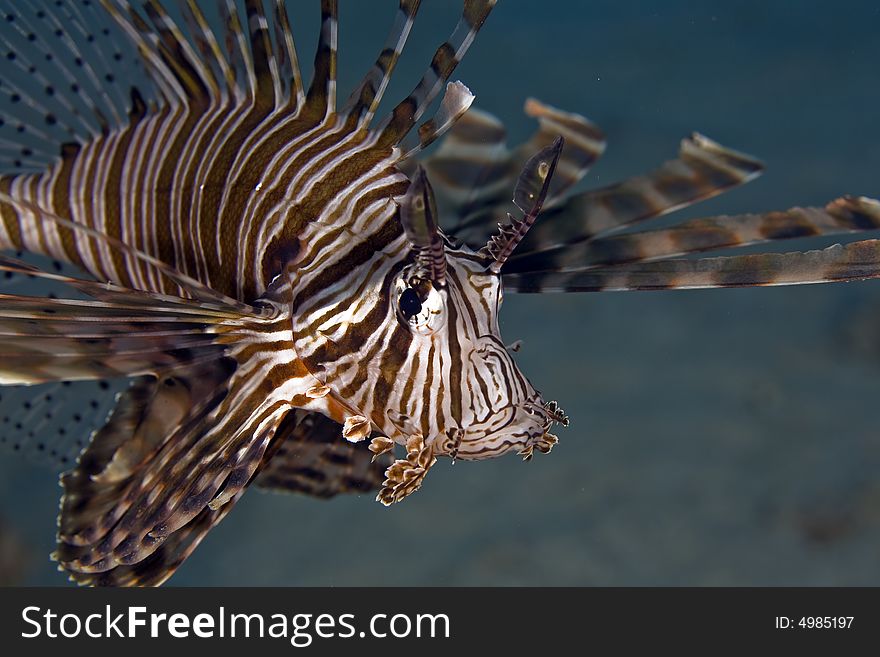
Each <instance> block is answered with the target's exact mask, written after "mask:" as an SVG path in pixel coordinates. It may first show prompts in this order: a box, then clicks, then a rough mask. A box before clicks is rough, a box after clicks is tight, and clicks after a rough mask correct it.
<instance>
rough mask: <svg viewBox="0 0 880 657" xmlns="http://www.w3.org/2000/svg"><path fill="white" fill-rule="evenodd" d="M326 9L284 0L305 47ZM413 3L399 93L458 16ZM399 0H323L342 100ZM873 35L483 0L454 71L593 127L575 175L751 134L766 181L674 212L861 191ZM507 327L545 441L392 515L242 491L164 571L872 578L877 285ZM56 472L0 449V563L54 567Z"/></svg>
mask: <svg viewBox="0 0 880 657" xmlns="http://www.w3.org/2000/svg"><path fill="white" fill-rule="evenodd" d="M317 4H318V3H317V2H306V1H305V0H297V2H296V3H294V5H295V6H293V7H292V11H291V13H292V15H293V17H294V19H295V20H294V25H295V28H294V29H295V32H296V35H297V39H298V46H299V52H300V59H301V61H302V62H309V61H310V60H311V52H312V48H313V45H314V43H315V40H316V36H317V26H318V20H319V17H318V7H317ZM424 4H425V6H424V8H423V9H422V15H421V17H420V20H419V21H418V23H417V25H416V27H415V29H414V31H413V34H412V37H411V39H410V46H409V48H408V50H407V53H406V55H405V57H404V58H403V60H402V62H401V65H400V67H399V69H398V73H397V74H396V76H395V80H394V83H393V85H392V88H391V89H390V91H389V97H390V98H392V99H398V98H400V97H402V95H404V94H405V93H407V92H408V90H409V89H410V88H411V87H412V85H413V84H415V82H416V81H417V79H418V77H419V75H420V74H421V71H422V69H423V68H424V66H425V65H426V64H427V62H428V60H429V58H430V55H431V53H432V52H433V50H434V48H436V46H437V45H438V44H439V43H440V42H441V41H442V40H443V39H444V38H445V37H446V36H447V34H448V33H449V32H450V31H451V29H452V27H453V26H454V24H455V21H456V20H457V15H458V12H459V10H460V3H458V2H452V1H449V2H446V1H438V0H425V3H424ZM551 7H552V8H551ZM395 8H396V3H395V2H393V1H392V0H387V1H386V2H382V3H380V2H370V3H361V2H351V1H348V2H346V1H343V2H342V3H341V23H340V29H339V39H340V58H341V61H340V67H341V76H340V90H341V91H340V97H341V98H345V97H346V96H347V91H346V92H343V91H342V90H343V89H345V90H347V89H350V88H351V86H352V85H353V84H354V83H355V82H356V81H357V80H358V79H359V77H360V75H361V74H362V73H363V72H364V71H365V70H366V68H367V67H368V66H369V64H370V63H371V62H372V61H373V58H374V56H375V53H376V51H377V49H378V48H379V46H380V45H381V44H382V42H383V40H384V38H385V35H386V33H387V30H388V29H389V27H390V25H391V22H392V20H393V15H394V11H395ZM878 30H880V7H878V4H877V3H876V2H873V1H870V2H869V1H864V2H858V1H849V2H837V3H827V2H818V1H803V2H798V3H792V2H778V1H777V2H772V1H771V2H768V1H767V0H754V1H745V0H744V1H739V2H728V1H724V2H721V1H707V2H700V3H695V2H685V1H682V0H667V1H666V2H663V3H656V2H647V1H640V2H634V1H620V0H615V1H614V2H612V1H610V0H602V1H590V2H582V1H576V2H575V1H570V2H555V3H535V2H529V1H528V0H502V1H501V2H499V6H498V7H497V8H496V10H495V11H494V12H493V14H492V15H491V16H490V18H489V21H488V22H487V24H486V26H485V28H484V30H483V31H482V32H481V33H480V35H479V37H478V39H477V41H476V42H475V44H474V46H473V48H472V49H471V51H470V52H469V54H468V56H467V58H466V59H465V61H464V63H463V64H462V65H461V67H460V68H459V70H458V72H457V73H456V76H455V77H456V78H460V79H461V80H462V81H464V82H465V83H466V84H467V85H468V86H469V87H470V88H471V89H472V91H473V92H474V93H475V94H476V96H477V101H476V103H477V105H478V106H480V107H481V108H482V109H485V110H488V111H490V112H493V113H494V114H496V115H497V116H499V117H501V118H502V119H503V120H504V122H505V123H506V125H507V126H508V129H509V136H510V141H511V143H512V144H515V143H518V142H519V141H521V140H523V139H525V138H527V137H528V135H529V134H530V132H531V130H532V129H533V125H532V123H531V121H530V119H528V118H526V117H524V116H523V114H522V112H521V108H522V104H523V101H524V100H525V98H526V97H528V96H535V97H537V98H539V99H541V100H542V101H544V102H547V103H550V104H552V105H554V106H556V107H559V108H561V109H565V110H568V111H574V112H578V113H582V114H584V115H586V116H588V117H589V118H590V119H592V120H593V121H595V122H596V123H597V124H598V125H599V126H601V127H602V128H603V129H604V130H605V132H606V135H607V138H608V149H607V151H606V155H605V156H604V157H603V159H602V160H601V161H600V162H599V163H598V164H597V165H596V166H595V167H594V169H593V171H592V172H591V173H590V174H589V176H588V177H587V180H586V181H585V183H584V185H585V186H592V187H595V186H601V185H605V184H609V183H611V182H614V181H616V180H619V179H621V178H624V177H626V176H630V175H635V174H639V173H643V172H645V171H647V170H649V169H651V168H653V167H655V166H656V165H658V164H660V163H661V162H662V161H664V160H666V159H670V158H672V157H674V155H675V153H676V151H677V147H678V141H679V140H680V139H681V138H682V137H684V136H686V135H688V134H689V133H690V132H692V131H694V130H697V131H700V132H702V133H704V134H706V135H708V136H710V137H712V138H713V139H715V140H717V141H720V142H721V143H722V144H724V145H726V146H730V147H732V148H735V149H737V150H741V151H744V152H747V153H750V154H753V155H756V156H758V157H760V158H762V159H763V160H764V161H765V163H766V164H767V167H768V170H767V172H766V173H765V175H764V176H763V177H761V178H760V179H758V180H757V181H756V182H753V183H751V184H749V185H747V186H746V187H744V188H741V189H738V190H735V191H733V192H730V193H728V194H725V195H724V196H722V197H719V198H716V199H713V200H711V201H708V202H705V203H702V204H700V205H699V206H698V207H697V208H696V209H694V208H691V209H689V210H688V211H687V213H686V215H685V216H709V215H715V214H724V213H738V212H747V211H748V212H759V211H768V210H776V209H785V208H788V207H791V206H794V205H822V204H824V203H826V202H827V201H829V200H831V199H833V198H835V197H837V196H840V195H843V194H864V195H869V196H874V197H878V196H880V122H878V120H877V117H878V108H880V70H878V62H880V39H878V38H877V34H878ZM304 68H305V65H304ZM678 216H682V215H676V217H678ZM825 244H827V242H819V243H815V242H807V243H804V242H800V243H798V244H797V245H793V244H790V243H789V244H784V245H783V246H782V247H780V248H782V249H784V250H791V249H793V248H796V247H797V248H800V247H804V248H814V247H819V246H824V245H825ZM502 332H503V335H504V338H505V340H506V341H508V342H512V341H513V340H516V339H521V340H523V341H524V348H523V350H522V351H521V352H520V353H519V354H518V355H517V361H518V363H519V364H520V366H521V368H522V369H523V371H524V372H525V373H526V374H527V375H528V376H529V378H530V379H531V380H532V382H533V383H534V384H535V385H536V386H537V387H538V388H539V389H540V390H542V392H543V393H544V396H545V397H546V398H548V399H557V400H558V401H559V402H560V404H561V405H562V407H563V408H564V409H565V410H566V411H567V412H568V414H569V415H570V417H571V420H572V423H571V427H569V428H568V429H560V431H559V432H558V433H559V438H560V443H559V445H558V446H557V447H556V448H555V449H554V450H553V452H552V454H550V455H547V456H542V455H537V456H536V458H535V459H534V460H533V461H532V462H530V463H526V464H524V463H521V462H520V460H519V459H518V458H517V457H514V456H511V457H508V458H502V459H498V460H494V461H488V462H478V463H464V462H458V463H456V464H455V465H450V463H449V461H448V460H443V461H441V462H440V463H438V465H437V466H435V467H434V468H433V469H432V471H431V474H430V476H428V477H427V480H426V483H425V486H424V487H423V488H422V490H421V491H419V492H418V493H417V494H416V495H414V496H412V497H410V498H408V499H407V500H406V501H405V502H404V503H402V504H399V505H397V506H395V507H393V508H389V509H386V508H383V507H381V506H380V505H379V504H377V503H375V502H374V501H373V500H372V496H361V497H345V498H337V499H334V500H330V501H317V500H313V499H307V498H302V497H295V496H290V495H279V494H266V493H261V492H259V491H257V490H251V491H249V492H248V493H247V494H246V495H245V496H244V498H243V499H242V500H241V501H240V502H239V503H238V505H237V506H236V508H235V509H234V510H233V512H232V513H231V514H230V515H229V517H228V519H227V520H225V521H224V522H223V523H222V524H221V525H220V526H219V527H217V528H216V529H214V530H213V531H212V532H211V533H210V534H209V535H208V537H207V538H206V539H205V541H204V542H203V543H202V545H201V546H200V547H199V549H198V550H197V551H196V552H195V554H194V555H193V556H192V557H190V559H189V560H188V561H187V562H186V563H185V564H184V565H183V567H182V568H181V569H180V570H179V571H178V573H177V575H176V576H175V577H174V578H173V579H172V580H171V583H172V584H174V585H293V586H302V585H317V586H326V585H334V586H343V585H366V586H382V585H420V586H421V585H500V586H507V585H586V586H592V585H612V586H616V585H627V586H632V585H649V586H653V585H734V586H736V585H875V586H876V585H880V283H876V282H874V283H871V282H868V283H857V284H844V285H828V286H804V287H799V288H798V287H795V288H773V289H751V290H709V291H690V292H688V291H678V292H629V293H608V294H584V295H568V296H563V295H543V296H516V295H512V294H510V295H507V298H506V301H505V305H504V309H503V313H502ZM59 494H60V489H59V487H58V485H57V472H55V471H53V470H52V469H51V468H49V467H45V466H40V465H36V464H31V463H30V462H28V461H27V460H26V459H23V458H20V457H18V456H16V455H14V454H11V453H5V452H4V453H2V454H0V583H2V584H11V583H17V584H39V585H65V584H66V578H65V577H64V576H63V575H62V574H60V573H58V572H56V571H55V567H54V564H52V563H50V561H49V559H48V554H49V552H50V551H51V550H52V549H53V547H54V532H55V515H56V512H57V508H58V496H59Z"/></svg>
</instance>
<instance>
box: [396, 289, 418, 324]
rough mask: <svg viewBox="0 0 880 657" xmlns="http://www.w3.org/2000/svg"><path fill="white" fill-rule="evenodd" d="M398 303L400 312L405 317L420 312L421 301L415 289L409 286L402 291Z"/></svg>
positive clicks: (408, 317)
mask: <svg viewBox="0 0 880 657" xmlns="http://www.w3.org/2000/svg"><path fill="white" fill-rule="evenodd" d="M398 304H399V306H400V312H401V313H402V314H403V316H404V317H405V318H406V319H410V318H411V317H413V316H415V315H418V314H419V313H420V312H422V302H421V300H420V299H419V295H418V294H416V291H415V290H414V289H412V288H411V287H408V288H406V289H405V290H404V291H403V294H401V295H400V300H399V301H398Z"/></svg>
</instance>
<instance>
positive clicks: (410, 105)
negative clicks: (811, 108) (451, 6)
mask: <svg viewBox="0 0 880 657" xmlns="http://www.w3.org/2000/svg"><path fill="white" fill-rule="evenodd" d="M419 4H420V3H419V0H400V2H399V8H398V10H397V14H396V19H395V22H394V25H393V28H392V30H391V32H390V34H389V36H388V39H387V41H386V42H385V44H384V46H383V47H382V49H381V50H380V52H379V55H378V57H377V58H376V60H375V62H374V63H373V64H372V66H371V67H370V68H369V70H368V71H367V73H366V75H365V77H364V78H363V80H362V81H361V82H360V83H359V84H358V85H357V86H356V87H355V88H354V90H353V91H352V92H351V94H350V96H349V97H348V100H347V101H346V102H345V103H343V104H339V103H337V76H336V72H337V28H338V8H337V2H336V0H322V1H321V3H320V8H321V24H320V37H319V39H318V44H317V50H316V52H315V55H314V74H313V76H312V78H311V81H310V83H309V85H308V87H306V85H305V81H304V79H303V76H302V74H301V72H300V67H299V64H298V56H297V51H296V48H295V46H294V40H293V37H292V32H291V25H290V23H291V20H290V17H289V14H288V11H287V7H285V5H284V2H283V0H276V1H275V2H274V3H269V2H264V1H263V0H243V2H241V3H238V2H236V1H235V0H225V2H219V3H218V5H217V10H216V15H212V16H213V18H212V16H209V15H207V14H206V13H205V12H204V11H203V8H202V7H201V6H200V4H199V3H198V2H196V0H181V2H180V3H179V6H178V7H177V8H176V9H174V10H173V11H172V9H171V8H170V7H166V6H165V5H164V4H163V3H162V2H161V1H160V0H145V1H144V2H143V4H142V6H140V7H138V8H135V7H132V6H131V5H130V4H129V3H127V2H124V1H123V0H102V2H100V3H96V2H89V0H81V1H80V2H73V1H72V0H71V1H69V2H57V3H54V5H53V6H52V7H50V6H49V3H48V2H46V3H43V4H40V3H33V4H30V3H27V4H25V6H20V3H16V5H15V7H14V8H13V7H11V6H7V7H6V9H5V10H3V17H2V19H3V20H0V23H2V24H4V30H3V36H2V42H3V46H4V48H5V50H6V52H5V57H6V59H7V61H6V62H5V63H4V76H3V79H2V81H0V93H2V95H3V96H2V97H3V103H4V105H3V107H4V109H3V110H2V113H0V120H2V124H3V126H2V129H3V130H4V132H3V133H2V135H3V139H2V141H0V148H2V149H3V151H4V153H6V156H5V160H4V162H5V164H4V166H5V167H6V168H7V169H8V171H7V173H6V174H5V175H2V176H0V219H2V221H0V247H2V248H3V249H6V250H7V251H18V252H28V253H32V254H41V255H43V256H48V257H49V258H52V259H55V260H56V261H59V262H61V263H66V265H65V267H67V266H73V267H75V268H76V271H79V272H81V274H79V275H78V274H73V273H66V272H67V269H62V268H61V265H59V266H58V267H54V268H53V267H50V266H48V265H47V266H45V267H44V266H37V265H34V264H31V263H30V261H25V260H22V259H21V257H20V256H13V255H11V254H10V255H4V256H2V257H0V269H2V270H3V271H4V272H6V275H7V277H18V276H22V275H23V276H26V277H28V278H30V279H32V280H35V281H44V282H47V283H51V284H52V285H53V286H56V287H57V286H59V285H60V286H62V287H63V288H64V289H66V290H70V293H69V294H67V295H66V296H64V297H61V298H59V297H58V295H56V294H52V295H48V296H25V295H20V294H11V293H4V294H0V343H2V348H0V354H2V358H0V373H2V374H0V376H2V382H3V383H4V384H7V385H32V384H47V383H50V384H54V385H58V386H60V385H62V384H61V382H64V384H63V385H68V386H70V385H72V386H73V387H74V389H75V387H76V386H77V385H86V384H85V383H82V382H89V381H91V382H95V381H105V380H108V379H115V378H117V377H128V378H130V379H131V383H130V385H129V386H128V387H127V388H125V389H124V391H122V392H121V393H120V394H119V395H118V397H116V398H115V401H114V402H113V403H114V405H113V407H112V411H111V412H110V413H109V416H108V417H105V418H100V419H101V422H102V426H101V427H100V428H99V429H97V430H96V431H95V432H94V433H93V434H92V435H91V437H90V440H88V444H87V446H86V447H85V449H84V450H83V451H82V453H81V454H80V455H79V458H78V459H77V461H76V464H75V467H73V469H71V470H69V471H67V472H66V473H65V474H63V475H62V478H61V483H62V486H63V488H64V494H63V498H62V502H61V510H60V517H59V526H58V547H57V551H56V552H55V553H54V555H53V557H54V558H55V559H56V560H57V561H58V562H59V564H60V567H61V568H62V569H63V570H65V571H67V573H69V575H70V577H71V578H72V579H73V580H74V581H76V582H78V583H81V584H93V585H94V584H110V585H157V584H160V583H162V582H163V581H165V580H166V579H167V578H168V577H169V576H171V574H172V573H173V572H174V571H175V569H176V568H177V567H178V566H179V565H180V564H181V563H182V562H183V561H184V560H185V559H186V558H187V556H188V555H189V554H190V553H191V552H192V551H193V550H194V549H195V548H196V546H197V545H198V543H199V541H200V540H201V539H202V538H203V537H204V536H205V534H206V533H207V532H208V531H209V530H210V529H211V528H212V527H213V526H214V525H216V524H217V523H218V522H220V520H221V519H222V518H223V517H224V516H225V515H226V514H227V513H228V512H229V511H230V509H231V508H232V507H233V505H234V504H235V502H236V501H237V500H238V499H239V498H240V496H241V495H242V494H243V493H244V491H245V489H246V488H247V487H248V485H249V484H252V483H253V484H255V485H257V486H262V487H266V488H273V489H280V490H289V491H299V492H303V493H307V494H311V495H316V496H323V497H327V496H332V495H334V494H336V493H340V492H345V491H361V492H363V491H375V490H378V497H377V499H378V500H379V501H380V502H382V503H383V504H386V505H388V504H392V503H395V502H398V501H400V500H402V499H403V498H405V497H406V496H408V495H409V494H411V493H412V492H414V491H416V490H417V489H418V488H419V487H420V486H421V485H422V482H423V480H424V478H425V476H426V474H427V473H428V471H429V470H430V468H431V467H432V465H433V464H434V463H435V462H436V460H437V458H438V457H440V456H446V457H449V458H452V459H486V458H491V457H496V456H500V455H502V454H506V453H509V452H515V453H517V454H519V455H521V456H522V457H523V458H524V459H526V460H528V459H530V458H531V457H532V455H533V454H534V452H535V451H538V452H542V453H547V452H549V451H550V450H551V448H552V447H553V446H554V444H555V443H556V442H557V438H556V436H554V435H553V434H552V433H551V429H552V427H553V425H554V424H561V425H568V418H567V417H566V415H565V413H564V412H563V411H562V409H560V408H559V406H558V405H557V404H556V403H555V402H553V401H546V400H545V399H544V397H543V396H542V395H541V393H540V392H539V391H538V390H537V389H536V388H535V387H534V386H533V385H532V384H531V383H530V382H529V380H528V379H527V378H526V377H525V376H524V375H523V374H522V373H521V372H520V371H519V370H518V369H517V366H516V365H515V363H514V360H513V357H512V352H513V351H515V348H513V347H508V346H506V345H505V343H504V342H503V341H502V339H501V336H500V333H499V328H498V314H499V309H500V307H501V303H502V298H503V292H504V291H507V292H532V293H534V292H586V291H604V290H661V289H672V288H713V287H736V286H753V285H787V284H798V283H823V282H830V281H851V280H858V279H867V278H876V277H880V241H878V240H863V241H858V242H852V243H849V244H847V245H840V244H838V245H835V246H832V247H829V248H827V249H824V250H819V251H808V252H793V253H781V254H780V253H770V254H757V255H733V256H724V257H711V258H700V257H687V256H689V255H690V254H695V253H701V252H706V251H712V250H717V249H723V248H733V247H740V246H744V245H751V244H755V243H759V242H767V241H773V240H785V239H789V238H796V237H803V236H808V235H820V234H835V233H853V232H859V231H865V230H872V229H876V228H878V227H880V203H878V202H877V201H875V200H871V199H868V198H863V197H859V198H855V197H844V198H839V199H837V200H834V201H832V202H831V203H829V204H828V205H826V206H825V207H823V208H794V209H790V210H786V211H781V212H772V213H769V214H746V215H741V216H721V217H711V218H700V219H693V220H688V221H683V222H679V223H678V224H675V225H672V226H671V227H670V226H666V227H661V228H650V229H644V228H642V227H641V226H640V225H641V223H642V222H645V221H647V220H650V219H653V218H655V217H659V216H660V215H664V214H666V213H668V212H671V211H672V210H675V209H677V208H681V207H684V206H687V205H690V204H692V203H695V202H697V201H700V200H702V199H706V198H709V197H711V196H714V195H716V194H718V193H720V192H723V191H725V190H728V189H730V188H732V187H735V186H737V185H740V184H742V183H745V182H747V181H749V180H752V179H753V178H755V177H756V176H757V175H759V174H760V172H761V170H762V165H761V164H760V163H759V162H758V161H756V160H755V159H753V158H751V157H749V156H747V155H744V154H742V153H738V152H735V151H733V150H730V149H728V148H725V147H723V146H721V145H719V144H718V143H716V142H714V141H712V140H710V139H708V138H706V137H704V136H702V135H699V134H695V135H693V136H692V137H690V138H688V139H685V140H684V141H682V143H681V149H680V152H679V154H678V157H677V158H676V159H674V160H672V161H669V162H666V163H665V164H663V165H662V166H660V167H659V168H657V169H656V170H654V171H652V172H650V173H648V174H646V175H642V176H639V177H635V178H632V179H629V180H626V181H624V182H621V183H618V184H614V185H611V186H607V187H604V188H601V189H595V190H592V191H586V192H578V193H574V192H572V191H571V190H570V188H571V187H572V186H573V185H574V184H575V183H577V182H578V181H579V180H581V179H582V178H583V177H584V175H585V173H586V172H587V170H588V169H589V168H590V166H591V165H592V164H593V163H594V162H595V161H596V160H597V159H598V158H599V156H600V155H601V154H602V151H603V149H604V145H605V142H604V137H603V134H602V132H601V131H600V130H599V128H598V127H596V126H595V125H594V124H592V123H591V122H589V121H588V120H586V119H585V118H583V117H581V116H579V115H576V114H571V113H567V112H563V111H561V110H558V109H555V108H553V107H550V106H548V105H545V104H543V103H541V102H539V101H537V100H533V99H532V100H528V101H527V102H526V105H525V111H526V113H527V114H528V115H529V116H531V117H533V118H535V119H537V122H538V129H537V131H536V132H535V133H534V135H533V136H532V137H531V138H530V139H529V140H528V141H527V142H526V143H524V144H522V145H521V146H519V147H517V148H513V149H509V148H508V147H507V146H506V145H505V131H504V128H503V126H502V124H501V123H500V122H499V121H498V120H497V119H496V118H494V117H493V116H491V115H489V114H487V113H485V112H483V111H480V110H477V109H475V108H472V107H471V104H472V101H473V99H474V95H473V94H472V93H471V92H470V90H469V89H468V88H467V87H466V86H465V85H464V84H462V83H461V82H457V81H453V82H450V78H451V76H452V74H453V71H454V70H455V68H456V66H457V64H458V63H459V62H460V61H461V59H462V57H463V56H464V54H465V52H466V51H467V50H468V47H469V46H470V45H471V43H472V42H473V40H474V37H475V36H476V34H477V32H478V31H479V30H480V28H481V27H482V26H483V24H484V22H485V21H486V19H487V17H488V15H489V13H490V11H491V10H492V8H493V5H494V4H495V2H494V0H465V1H464V3H463V10H462V12H461V17H460V20H459V22H458V24H457V26H456V27H455V29H454V31H453V32H452V35H451V36H450V37H449V39H448V40H447V41H445V42H444V43H443V44H442V45H440V47H439V48H438V49H437V50H436V52H435V54H434V56H433V58H432V59H431V62H430V66H429V67H428V68H427V70H426V71H425V72H424V74H423V76H422V77H421V79H420V80H419V81H418V83H417V84H416V86H415V88H414V89H413V91H412V93H410V94H409V95H408V96H407V97H406V98H404V99H402V100H401V101H400V102H398V103H397V104H396V105H395V106H394V107H393V109H391V111H390V113H388V114H387V115H385V116H384V117H377V116H376V115H377V113H378V109H379V105H380V101H381V100H382V99H383V94H384V92H385V90H386V88H387V86H388V84H389V80H390V79H391V76H392V73H393V72H394V69H395V65H396V64H397V62H398V58H399V56H400V54H401V52H402V50H403V47H404V44H405V42H406V41H407V37H408V35H409V34H410V31H411V28H412V26H413V22H414V21H415V18H416V13H417V11H418V9H419ZM175 15H176V16H175ZM120 32H121V33H122V34H124V38H121V37H119V36H118V33H120ZM126 48H134V49H136V51H137V56H138V59H139V61H140V62H141V64H142V66H143V68H144V69H145V70H146V73H147V74H148V75H147V76H146V78H144V79H143V80H137V81H136V84H134V85H132V86H127V84H126V81H125V80H122V79H119V78H118V77H117V78H114V76H113V74H112V72H111V73H106V74H105V73H104V70H105V68H110V67H111V66H112V64H113V62H120V61H121V60H123V59H124V58H125V54H124V53H125V52H127V50H126ZM89 49H91V51H92V54H93V55H95V57H97V58H100V61H99V60H98V59H96V58H95V57H92V58H90V57H88V56H87V52H86V51H87V50H89ZM441 92H442V98H441V99H440V101H439V105H437V109H436V110H435V112H434V114H433V115H432V116H431V118H429V119H427V120H424V121H422V118H423V116H424V115H425V114H426V112H427V111H428V110H429V109H430V108H432V107H435V101H436V100H437V99H438V97H439V96H441ZM8 135H11V138H8V139H7V136H8ZM444 135H445V137H444V140H443V141H442V142H440V145H439V148H436V149H435V150H433V151H432V152H430V153H424V152H423V151H425V149H426V148H427V147H428V146H429V145H431V144H432V143H433V142H435V141H436V140H437V139H438V138H440V137H441V136H444ZM59 143H60V144H61V145H60V150H59V148H58V144H59ZM41 153H42V154H43V156H45V159H46V161H47V162H48V164H47V165H45V163H41V161H40V159H39V158H40V154H41ZM44 165H45V166H44ZM35 169H36V170H35ZM511 197H512V199H513V200H512V203H511V201H510V199H511ZM539 213H540V214H541V217H540V221H538V215H539ZM499 221H500V223H497V225H496V222H499ZM441 226H442V228H441ZM493 226H495V228H492V227H493ZM633 227H636V228H635V229H634V230H627V229H632V228H633ZM8 291H9V290H7V292H8ZM70 382H74V383H72V384H71V383H70ZM92 385H94V384H92ZM106 394H107V395H111V392H108V393H106ZM48 397H49V396H48V395H46V396H44V398H43V401H44V402H48V403H45V404H44V406H47V407H48V408H49V409H50V410H51V411H55V412H60V409H59V408H58V407H59V406H62V405H63V404H62V401H61V400H56V401H52V400H51V398H48ZM47 398H48V399H47ZM68 411H69V409H68ZM78 420H79V418H78V417H77V416H76V414H75V415H74V416H73V420H71V423H70V427H69V428H70V430H71V431H73V430H74V429H75V426H76V422H75V421H78ZM18 428H20V429H21V431H25V430H27V428H28V427H27V426H20V427H18ZM31 433H33V431H32V432H31ZM396 446H402V448H403V450H402V453H400V454H399V458H397V457H396V456H395V448H396Z"/></svg>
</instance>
